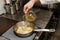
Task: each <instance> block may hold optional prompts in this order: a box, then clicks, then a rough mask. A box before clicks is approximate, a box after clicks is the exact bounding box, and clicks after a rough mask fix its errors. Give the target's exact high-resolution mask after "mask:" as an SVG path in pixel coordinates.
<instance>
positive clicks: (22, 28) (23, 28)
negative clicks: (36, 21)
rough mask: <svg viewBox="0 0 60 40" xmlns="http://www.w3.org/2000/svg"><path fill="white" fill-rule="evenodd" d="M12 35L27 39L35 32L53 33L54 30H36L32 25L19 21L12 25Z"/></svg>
mask: <svg viewBox="0 0 60 40" xmlns="http://www.w3.org/2000/svg"><path fill="white" fill-rule="evenodd" d="M13 29H14V33H15V34H16V35H17V36H20V37H28V36H30V35H32V34H33V33H35V32H40V31H43V32H55V29H36V28H35V27H34V25H33V24H32V23H29V22H26V21H21V22H18V23H17V24H16V25H14V28H13Z"/></svg>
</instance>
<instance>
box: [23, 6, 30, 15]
mask: <svg viewBox="0 0 60 40" xmlns="http://www.w3.org/2000/svg"><path fill="white" fill-rule="evenodd" d="M23 11H24V13H25V14H27V13H28V11H29V7H28V6H24V8H23Z"/></svg>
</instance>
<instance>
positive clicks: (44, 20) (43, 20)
mask: <svg viewBox="0 0 60 40" xmlns="http://www.w3.org/2000/svg"><path fill="white" fill-rule="evenodd" d="M34 11H35V12H36V15H37V20H36V21H35V22H34V23H35V26H36V27H40V28H43V29H44V28H45V27H46V26H47V24H48V22H49V20H50V18H51V16H52V14H53V12H51V11H47V10H41V9H34ZM21 14H22V12H20V13H16V14H14V15H10V14H5V15H2V16H3V17H5V18H8V19H12V20H16V21H21V20H22V16H23V14H22V15H21ZM41 33H42V32H39V33H38V34H35V33H34V34H33V35H32V36H30V37H27V38H20V37H17V36H15V35H14V33H13V29H12V27H11V28H10V29H9V30H8V31H7V32H5V33H4V34H3V35H2V36H4V37H7V38H9V39H10V40H38V39H39V37H40V35H41Z"/></svg>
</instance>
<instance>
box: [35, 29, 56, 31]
mask: <svg viewBox="0 0 60 40" xmlns="http://www.w3.org/2000/svg"><path fill="white" fill-rule="evenodd" d="M34 31H36V32H40V31H43V32H55V29H34Z"/></svg>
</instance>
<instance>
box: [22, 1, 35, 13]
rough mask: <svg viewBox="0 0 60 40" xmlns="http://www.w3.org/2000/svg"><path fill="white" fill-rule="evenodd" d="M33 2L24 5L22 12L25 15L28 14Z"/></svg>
mask: <svg viewBox="0 0 60 40" xmlns="http://www.w3.org/2000/svg"><path fill="white" fill-rule="evenodd" d="M34 3H35V2H34V1H32V0H30V1H29V2H28V3H27V4H25V5H24V8H23V11H24V13H25V14H27V13H28V11H29V10H30V9H31V8H32V7H33V5H34Z"/></svg>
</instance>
